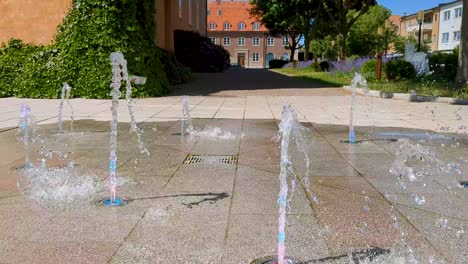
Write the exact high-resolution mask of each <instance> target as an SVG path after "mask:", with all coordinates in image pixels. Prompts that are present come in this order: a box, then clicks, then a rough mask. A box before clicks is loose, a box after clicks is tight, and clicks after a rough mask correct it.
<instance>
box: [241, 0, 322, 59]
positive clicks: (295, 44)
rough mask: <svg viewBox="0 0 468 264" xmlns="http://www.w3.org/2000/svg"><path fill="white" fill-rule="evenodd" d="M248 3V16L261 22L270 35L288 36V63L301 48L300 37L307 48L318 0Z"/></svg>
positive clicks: (258, 0) (267, 0)
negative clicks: (249, 4) (289, 53)
mask: <svg viewBox="0 0 468 264" xmlns="http://www.w3.org/2000/svg"><path fill="white" fill-rule="evenodd" d="M250 3H251V4H252V8H251V9H250V14H251V15H252V16H253V17H255V18H257V19H258V20H259V21H261V22H262V24H263V25H265V26H266V27H267V28H268V30H269V31H270V33H272V34H274V35H287V36H288V46H287V48H289V49H290V50H291V55H290V61H293V60H294V53H295V51H296V49H298V48H300V47H301V46H300V44H299V42H300V39H301V38H302V37H304V39H305V41H304V42H305V44H306V45H305V46H306V48H308V46H309V42H310V39H311V36H312V28H313V24H314V15H315V12H316V10H317V8H318V0H251V2H250Z"/></svg>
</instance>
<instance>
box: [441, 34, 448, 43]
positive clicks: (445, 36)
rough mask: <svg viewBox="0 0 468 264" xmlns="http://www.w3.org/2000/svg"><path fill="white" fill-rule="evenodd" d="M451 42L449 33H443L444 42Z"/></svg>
mask: <svg viewBox="0 0 468 264" xmlns="http://www.w3.org/2000/svg"><path fill="white" fill-rule="evenodd" d="M448 41H449V33H443V34H442V42H443V43H446V42H448Z"/></svg>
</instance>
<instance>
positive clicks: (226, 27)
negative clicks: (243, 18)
mask: <svg viewBox="0 0 468 264" xmlns="http://www.w3.org/2000/svg"><path fill="white" fill-rule="evenodd" d="M230 29H231V23H229V22H224V30H230Z"/></svg>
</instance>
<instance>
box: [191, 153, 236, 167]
mask: <svg viewBox="0 0 468 264" xmlns="http://www.w3.org/2000/svg"><path fill="white" fill-rule="evenodd" d="M213 163H223V164H229V165H237V155H230V156H204V155H192V154H188V155H187V157H186V158H185V160H184V162H183V164H213Z"/></svg>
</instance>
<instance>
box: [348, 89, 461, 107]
mask: <svg viewBox="0 0 468 264" xmlns="http://www.w3.org/2000/svg"><path fill="white" fill-rule="evenodd" d="M343 89H345V90H346V91H349V92H351V91H352V90H351V87H350V86H343ZM356 93H357V94H361V95H364V94H365V93H364V91H363V90H362V89H361V88H356ZM369 96H372V97H379V98H384V99H397V100H406V101H409V102H432V103H444V104H456V105H468V100H467V99H459V98H452V97H437V96H425V95H416V94H407V93H392V92H382V91H376V90H369Z"/></svg>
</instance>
